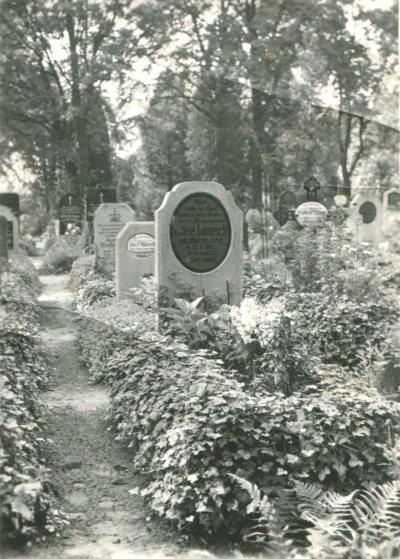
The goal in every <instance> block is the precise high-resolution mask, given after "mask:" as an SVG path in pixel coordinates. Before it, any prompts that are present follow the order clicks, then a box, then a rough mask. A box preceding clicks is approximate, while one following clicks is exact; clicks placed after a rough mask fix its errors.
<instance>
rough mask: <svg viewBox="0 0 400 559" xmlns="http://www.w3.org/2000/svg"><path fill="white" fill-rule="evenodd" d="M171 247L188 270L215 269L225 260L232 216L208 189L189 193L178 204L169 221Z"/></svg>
mask: <svg viewBox="0 0 400 559" xmlns="http://www.w3.org/2000/svg"><path fill="white" fill-rule="evenodd" d="M169 234H170V241H171V246H172V250H173V251H174V254H175V256H176V258H177V259H178V260H179V262H180V263H181V264H182V266H184V267H185V268H186V269H187V270H190V271H191V272H197V273H199V274H202V273H206V272H212V271H213V270H215V269H216V268H218V266H219V265H220V264H222V262H223V261H224V260H225V258H226V256H227V254H228V252H229V248H230V246H231V241H232V228H231V222H230V220H229V216H228V214H227V212H226V210H225V208H224V206H223V205H222V203H221V202H220V201H219V200H218V198H216V197H215V196H213V195H212V194H208V193H207V192H195V193H193V194H189V195H188V196H186V198H184V199H183V200H182V201H181V202H180V203H179V204H178V206H177V207H176V209H175V211H174V214H173V216H172V219H171V224H170V230H169Z"/></svg>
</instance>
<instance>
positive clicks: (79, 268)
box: [69, 254, 96, 291]
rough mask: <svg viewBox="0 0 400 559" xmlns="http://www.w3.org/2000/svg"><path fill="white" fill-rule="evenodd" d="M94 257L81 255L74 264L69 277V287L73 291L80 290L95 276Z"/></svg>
mask: <svg viewBox="0 0 400 559" xmlns="http://www.w3.org/2000/svg"><path fill="white" fill-rule="evenodd" d="M95 275H96V274H95V271H94V255H92V254H89V255H86V254H85V255H81V256H79V257H78V258H77V259H76V260H75V262H74V263H73V264H72V267H71V273H70V276H69V286H70V287H71V289H72V290H74V291H77V290H78V289H80V288H81V287H82V286H83V285H84V284H85V283H86V281H87V280H88V279H91V278H93V277H94V276H95Z"/></svg>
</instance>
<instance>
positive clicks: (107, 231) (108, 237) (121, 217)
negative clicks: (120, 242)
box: [93, 203, 135, 273]
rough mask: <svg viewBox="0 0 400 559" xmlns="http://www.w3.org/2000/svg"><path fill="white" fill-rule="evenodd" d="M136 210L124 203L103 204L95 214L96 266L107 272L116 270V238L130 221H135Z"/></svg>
mask: <svg viewBox="0 0 400 559" xmlns="http://www.w3.org/2000/svg"><path fill="white" fill-rule="evenodd" d="M134 219H135V212H134V211H133V210H132V208H130V207H129V206H128V204H124V203H120V204H118V203H116V204H101V206H100V207H99V208H97V210H96V211H95V214H94V220H93V225H94V247H95V255H96V266H97V267H98V268H99V269H100V270H102V271H104V272H106V273H112V272H113V271H114V270H115V239H116V237H117V235H118V233H119V232H120V231H121V229H122V228H123V227H124V225H125V224H126V223H128V221H134Z"/></svg>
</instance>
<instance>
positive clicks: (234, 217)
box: [155, 181, 243, 305]
mask: <svg viewBox="0 0 400 559" xmlns="http://www.w3.org/2000/svg"><path fill="white" fill-rule="evenodd" d="M155 232H156V239H157V243H156V256H155V280H156V284H157V286H158V288H159V290H160V292H161V293H164V294H166V295H168V296H169V297H184V298H193V299H194V298H196V297H199V296H207V298H208V299H209V301H212V302H214V304H217V302H218V303H219V304H221V303H229V304H231V305H240V302H241V300H242V283H243V279H242V278H243V212H242V211H241V210H240V209H239V208H238V207H237V206H236V204H235V201H234V199H233V196H232V193H231V192H229V191H227V190H225V188H224V187H223V186H222V185H220V184H218V183H215V182H200V181H194V182H184V183H181V184H178V185H176V186H175V187H174V188H173V189H172V191H170V192H168V193H167V194H166V195H165V198H164V200H163V203H162V205H161V206H160V208H159V209H158V210H157V211H156V212H155Z"/></svg>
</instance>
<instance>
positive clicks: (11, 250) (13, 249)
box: [0, 206, 19, 258]
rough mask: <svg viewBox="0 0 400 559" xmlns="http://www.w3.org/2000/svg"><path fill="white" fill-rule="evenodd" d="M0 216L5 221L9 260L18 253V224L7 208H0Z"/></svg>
mask: <svg viewBox="0 0 400 559" xmlns="http://www.w3.org/2000/svg"><path fill="white" fill-rule="evenodd" d="M0 216H3V217H5V219H6V221H7V246H8V255H9V257H10V258H12V257H13V256H15V255H16V254H17V253H18V245H19V222H18V218H17V216H16V215H15V214H14V212H13V211H12V210H11V209H10V208H8V207H7V206H0Z"/></svg>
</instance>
